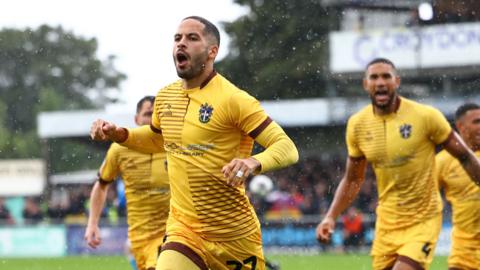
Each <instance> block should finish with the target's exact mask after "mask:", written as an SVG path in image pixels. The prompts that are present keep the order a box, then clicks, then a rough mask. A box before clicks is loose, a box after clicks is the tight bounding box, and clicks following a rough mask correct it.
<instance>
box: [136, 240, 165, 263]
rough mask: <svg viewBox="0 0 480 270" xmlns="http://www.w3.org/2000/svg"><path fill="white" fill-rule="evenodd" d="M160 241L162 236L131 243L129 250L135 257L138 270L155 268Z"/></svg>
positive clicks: (161, 241)
mask: <svg viewBox="0 0 480 270" xmlns="http://www.w3.org/2000/svg"><path fill="white" fill-rule="evenodd" d="M162 243H163V236H161V237H160V236H159V237H156V238H153V239H148V240H142V241H135V243H132V246H131V248H130V252H131V253H132V255H133V257H134V258H135V261H136V263H137V268H138V270H147V269H155V266H156V265H157V258H158V255H159V253H160V248H161V246H162Z"/></svg>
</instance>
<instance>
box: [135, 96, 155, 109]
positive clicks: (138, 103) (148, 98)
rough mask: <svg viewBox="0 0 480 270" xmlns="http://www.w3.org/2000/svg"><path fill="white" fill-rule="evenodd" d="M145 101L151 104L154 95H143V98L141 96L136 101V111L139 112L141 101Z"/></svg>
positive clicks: (153, 100)
mask: <svg viewBox="0 0 480 270" xmlns="http://www.w3.org/2000/svg"><path fill="white" fill-rule="evenodd" d="M146 101H150V103H152V104H153V103H154V102H155V97H154V96H144V97H143V98H141V99H140V100H139V101H138V102H137V113H139V112H140V110H141V109H142V106H143V103H144V102H146Z"/></svg>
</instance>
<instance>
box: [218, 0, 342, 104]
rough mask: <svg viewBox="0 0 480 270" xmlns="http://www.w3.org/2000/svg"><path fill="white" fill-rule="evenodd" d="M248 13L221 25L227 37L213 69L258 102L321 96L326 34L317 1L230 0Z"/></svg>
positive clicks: (328, 25) (327, 20) (326, 17)
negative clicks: (225, 47) (225, 48)
mask: <svg viewBox="0 0 480 270" xmlns="http://www.w3.org/2000/svg"><path fill="white" fill-rule="evenodd" d="M235 2H236V3H237V4H239V5H243V6H248V8H249V9H250V12H249V13H248V14H247V15H245V16H242V17H240V18H239V19H237V20H236V21H234V22H232V23H224V27H225V31H226V32H227V34H228V35H229V37H230V38H231V43H230V48H229V53H228V55H227V56H226V57H225V58H224V59H223V60H222V61H220V62H219V63H218V69H219V70H220V71H221V72H222V73H224V74H225V75H226V76H227V77H228V78H230V79H231V80H232V81H233V82H235V83H236V84H237V85H239V86H241V87H243V88H245V89H247V90H248V91H249V92H250V93H252V94H254V95H255V96H257V98H260V99H272V98H273V99H276V98H296V97H297V98H298V97H302V98H304V97H312V96H323V95H326V94H327V93H326V83H325V82H326V74H327V70H328V65H327V64H328V62H327V59H328V58H327V53H328V44H327V40H328V32H329V30H330V29H332V28H334V27H335V26H334V25H332V24H333V23H335V22H336V20H331V17H332V16H331V14H329V10H327V9H326V8H325V7H323V6H322V5H321V2H322V1H318V0H272V1H266V0H235Z"/></svg>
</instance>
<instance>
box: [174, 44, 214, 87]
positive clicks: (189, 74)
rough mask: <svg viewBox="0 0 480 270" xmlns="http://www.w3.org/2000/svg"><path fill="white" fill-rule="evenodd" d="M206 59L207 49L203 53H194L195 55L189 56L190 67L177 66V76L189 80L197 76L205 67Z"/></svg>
mask: <svg viewBox="0 0 480 270" xmlns="http://www.w3.org/2000/svg"><path fill="white" fill-rule="evenodd" d="M207 59H208V52H207V50H205V52H203V53H200V54H198V55H196V56H195V57H191V59H190V67H188V68H185V69H179V68H177V75H178V77H180V78H182V79H184V80H190V79H193V78H195V77H197V76H199V75H200V74H202V72H203V70H204V69H205V63H206V62H207ZM175 61H176V60H175ZM175 63H176V62H175Z"/></svg>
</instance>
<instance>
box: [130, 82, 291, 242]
mask: <svg viewBox="0 0 480 270" xmlns="http://www.w3.org/2000/svg"><path fill="white" fill-rule="evenodd" d="M152 130H161V133H162V135H163V140H164V147H165V150H166V151H167V159H168V171H169V177H170V184H171V192H172V199H171V208H172V210H171V212H170V214H171V215H173V216H175V218H176V219H177V220H181V222H183V223H184V224H185V225H186V226H188V227H189V228H190V229H191V230H192V231H194V232H196V233H198V234H199V235H200V236H201V237H204V238H207V239H209V240H211V241H229V240H235V239H239V238H242V237H245V236H247V235H249V234H251V233H254V232H255V231H256V230H258V228H259V226H260V224H259V221H258V219H257V217H256V215H255V211H254V209H253V207H252V206H251V204H250V202H249V200H248V197H247V196H246V194H245V188H244V187H243V186H242V187H232V186H230V185H228V184H227V182H226V180H225V178H224V176H223V174H222V172H221V170H222V167H223V166H225V165H226V164H228V163H229V162H230V161H231V160H232V159H234V158H247V157H250V156H251V152H252V147H253V143H254V139H255V140H257V141H258V142H259V143H260V144H262V145H263V146H264V147H267V150H265V151H264V152H262V153H260V154H257V155H255V156H254V158H256V159H257V160H258V161H259V162H260V163H261V171H262V172H263V171H267V170H272V169H275V168H279V167H282V166H285V165H288V164H289V163H293V162H295V161H296V160H297V159H298V152H297V151H296V148H295V145H294V144H293V142H291V140H290V139H289V138H288V136H286V134H285V133H284V132H283V130H282V129H281V128H280V126H278V125H277V124H276V123H275V122H272V120H271V119H270V118H269V117H268V115H267V114H266V113H265V111H264V110H263V109H262V108H261V106H260V103H259V102H258V101H257V100H256V99H255V98H253V97H252V96H250V95H249V94H247V93H246V92H245V91H243V90H240V89H238V88H237V87H236V86H235V85H233V84H232V83H230V82H229V81H228V80H227V79H225V78H224V77H223V76H221V75H220V74H216V73H212V76H211V77H210V78H209V79H208V80H207V81H206V82H205V83H204V84H203V85H202V86H200V87H197V88H193V89H184V88H183V86H182V81H181V80H179V81H176V82H175V83H173V84H171V85H169V86H167V87H165V88H163V89H161V90H160V91H159V92H158V94H157V96H156V99H155V105H154V112H153V115H152ZM144 135H145V136H144ZM276 141H281V143H278V144H277V143H275V142H276ZM270 144H272V147H268V146H269V145H270ZM124 145H127V146H129V147H132V146H133V147H137V146H138V147H142V149H147V146H149V147H151V148H152V149H153V148H155V147H158V143H157V144H155V139H154V137H152V135H151V134H150V135H149V133H148V131H147V130H145V129H141V128H140V129H131V130H129V136H128V139H127V141H126V142H125V143H124ZM167 231H168V228H167Z"/></svg>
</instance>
